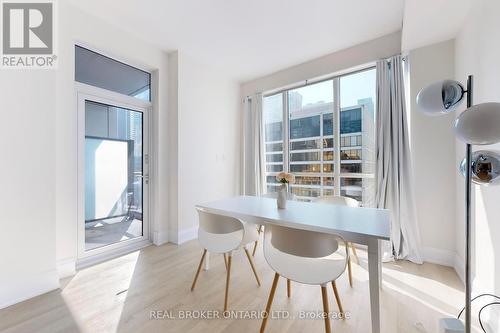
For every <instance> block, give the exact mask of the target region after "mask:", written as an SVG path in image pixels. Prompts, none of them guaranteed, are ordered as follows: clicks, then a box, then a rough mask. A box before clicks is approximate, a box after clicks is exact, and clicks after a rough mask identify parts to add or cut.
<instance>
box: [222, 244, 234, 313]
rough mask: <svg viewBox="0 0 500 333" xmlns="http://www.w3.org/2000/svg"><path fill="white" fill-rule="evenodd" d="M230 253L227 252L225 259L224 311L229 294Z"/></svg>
mask: <svg viewBox="0 0 500 333" xmlns="http://www.w3.org/2000/svg"><path fill="white" fill-rule="evenodd" d="M232 258H233V256H232V254H231V253H230V254H229V258H228V259H227V272H226V293H225V295H224V312H226V311H227V299H228V296H229V279H230V278H231V261H232Z"/></svg>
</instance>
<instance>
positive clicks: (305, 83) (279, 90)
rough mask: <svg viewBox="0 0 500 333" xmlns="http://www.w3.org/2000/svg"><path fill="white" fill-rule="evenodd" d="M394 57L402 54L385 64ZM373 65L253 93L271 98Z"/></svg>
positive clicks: (403, 58) (370, 67) (372, 66)
mask: <svg viewBox="0 0 500 333" xmlns="http://www.w3.org/2000/svg"><path fill="white" fill-rule="evenodd" d="M396 55H402V54H395V55H393V56H391V57H389V58H385V60H386V61H387V62H389V61H390V60H391V58H392V57H394V56H396ZM407 59H408V55H407V54H405V55H402V57H401V60H403V61H406V60H407ZM375 63H376V62H370V63H368V66H365V65H367V64H365V65H359V66H354V67H351V68H357V67H358V68H359V67H360V66H361V67H362V68H359V69H356V70H353V71H349V70H340V71H337V72H336V73H334V74H327V75H322V76H319V77H316V78H313V79H306V80H302V81H299V82H296V83H294V84H290V85H286V86H283V87H280V88H276V89H270V90H268V91H267V92H260V91H257V92H255V94H262V96H271V95H276V94H280V93H283V92H284V91H287V90H290V89H297V88H301V87H305V86H308V85H311V84H315V83H320V82H323V81H328V80H331V79H334V78H336V77H342V76H346V75H351V74H356V73H359V72H363V71H366V70H369V69H372V68H375V67H376V66H375ZM245 98H248V99H252V95H248V96H245ZM245 98H244V99H243V101H244V100H245Z"/></svg>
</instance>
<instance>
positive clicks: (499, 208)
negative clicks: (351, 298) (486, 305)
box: [455, 0, 500, 332]
mask: <svg viewBox="0 0 500 333" xmlns="http://www.w3.org/2000/svg"><path fill="white" fill-rule="evenodd" d="M499 12H500V2H498V1H497V0H478V1H477V2H475V7H474V9H473V11H472V12H471V14H470V15H469V17H468V19H467V20H466V21H465V24H464V26H463V28H462V30H461V31H460V33H459V35H458V36H457V38H456V43H455V54H456V66H455V69H456V79H457V80H459V81H460V82H465V81H466V79H467V75H469V74H472V75H474V103H475V104H477V103H482V102H500V62H499V59H500V44H499V43H498V42H497V41H498V38H499V36H500V21H499V20H498V13H499ZM499 131H500V129H499ZM473 149H474V150H483V149H488V150H497V151H500V144H496V145H491V146H475V147H474V148H473ZM464 151H465V148H464V145H463V144H462V143H460V142H458V141H457V144H456V152H457V153H456V159H455V162H456V163H457V164H458V163H459V162H460V161H461V160H462V158H463V157H464ZM457 164H456V165H457ZM455 176H456V186H457V195H456V214H457V223H456V232H457V243H456V244H457V252H458V253H459V260H458V261H457V264H458V265H459V264H460V263H463V258H464V218H463V216H464V191H463V189H464V180H463V177H462V176H461V175H460V174H459V173H458V172H456V174H455ZM473 193H474V194H473V203H474V204H473V220H474V221H473V226H474V232H473V244H474V246H473V256H472V260H473V267H474V272H475V279H474V289H473V291H474V293H480V292H493V293H495V294H496V295H500V205H499V202H500V186H498V185H497V186H489V187H484V186H481V187H479V186H473ZM495 310H496V311H495V314H492V318H495V317H496V319H494V320H491V321H490V325H491V329H490V332H498V331H500V311H499V310H498V307H497V308H496V309H495Z"/></svg>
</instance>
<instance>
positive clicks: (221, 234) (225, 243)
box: [191, 209, 260, 311]
mask: <svg viewBox="0 0 500 333" xmlns="http://www.w3.org/2000/svg"><path fill="white" fill-rule="evenodd" d="M198 215H199V218H200V226H199V229H198V241H199V242H200V244H201V246H202V247H203V254H202V256H201V260H200V264H199V265H198V270H197V271H196V275H195V276H194V281H193V284H192V286H191V291H193V290H194V287H195V285H196V280H197V279H198V275H199V274H200V271H201V267H202V265H203V261H204V260H205V255H206V254H207V251H209V252H211V253H220V254H223V255H224V263H225V264H226V292H225V295H224V311H227V304H228V294H229V279H230V277H231V262H232V255H233V251H235V250H238V249H240V248H243V249H244V250H245V254H246V256H247V258H248V261H249V262H250V266H251V267H252V271H253V274H254V275H255V279H256V280H257V285H258V286H260V280H259V276H258V275H257V271H256V270H255V266H254V263H253V260H252V256H251V255H250V253H249V252H248V250H247V248H246V247H245V246H246V245H248V244H250V243H253V242H255V240H256V239H258V237H259V235H258V233H257V229H256V228H255V224H251V223H245V222H243V221H240V220H238V219H236V218H233V217H228V216H222V215H217V214H212V213H209V212H206V211H203V210H201V209H198Z"/></svg>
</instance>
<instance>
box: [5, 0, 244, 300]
mask: <svg viewBox="0 0 500 333" xmlns="http://www.w3.org/2000/svg"><path fill="white" fill-rule="evenodd" d="M58 11H59V27H60V29H58V30H57V33H58V41H59V50H58V59H59V64H58V65H59V66H58V69H57V70H55V71H50V70H45V71H15V70H12V71H4V72H3V73H2V75H1V76H0V87H1V88H2V89H1V91H2V98H1V99H0V110H1V111H2V115H3V116H4V117H2V119H4V120H8V121H3V122H2V123H1V125H0V126H1V130H0V135H1V142H2V143H3V145H2V163H1V164H0V165H1V166H0V168H1V169H0V171H1V173H2V175H4V177H3V181H2V186H3V191H2V192H1V193H0V202H1V211H2V218H3V220H4V222H5V223H3V225H4V230H3V232H2V233H0V253H2V255H1V256H0V267H1V274H0V308H1V307H4V306H8V305H10V304H13V303H15V302H18V301H20V300H23V299H26V298H29V297H32V296H35V295H38V294H41V293H44V292H47V291H49V290H52V289H55V288H57V287H58V286H59V281H58V278H59V277H63V276H68V275H71V274H73V273H74V271H75V261H76V259H77V172H78V170H77V149H76V148H77V110H76V98H75V85H74V44H75V43H77V44H81V45H84V46H86V47H90V48H92V49H94V50H96V51H98V52H101V53H103V54H105V55H108V56H111V57H113V58H116V59H118V60H121V61H124V62H126V63H128V64H131V65H133V66H137V67H139V68H142V69H145V70H148V71H151V72H152V74H153V75H152V81H153V109H154V112H153V128H152V131H153V133H152V135H153V144H152V146H153V147H152V149H153V151H154V154H155V156H154V158H152V159H151V166H152V170H151V174H152V179H153V181H152V182H151V187H152V192H153V200H152V203H153V207H152V208H153V209H152V212H151V217H152V222H153V224H152V226H151V229H152V230H153V241H154V243H155V244H161V243H164V242H166V241H167V240H168V239H169V238H170V239H172V240H174V241H183V240H186V239H188V238H193V237H195V236H196V232H195V231H196V225H197V217H196V214H195V209H194V205H195V204H196V203H199V202H202V201H207V200H214V199H217V198H222V197H227V196H231V195H235V194H237V193H238V192H239V146H240V142H239V121H240V120H239V113H238V108H239V85H238V84H237V83H236V82H234V81H232V80H230V79H226V78H224V77H221V76H220V73H218V72H217V71H216V70H214V69H211V68H209V67H207V66H206V65H201V64H199V63H197V62H196V61H194V60H193V59H191V58H190V57H189V56H188V55H185V54H181V56H179V54H178V53H177V52H175V53H171V54H167V53H165V52H163V51H162V50H160V49H158V48H157V47H155V46H152V45H150V44H148V43H145V42H143V41H142V40H140V39H138V38H136V37H135V36H134V35H132V34H130V33H126V32H124V31H121V30H120V29H118V28H116V27H114V26H112V25H109V24H107V23H106V22H104V21H102V20H100V19H97V18H95V17H93V16H92V15H89V14H88V13H86V12H83V11H81V10H80V9H78V8H76V7H73V6H72V5H70V4H68V3H67V2H60V3H59V6H58ZM169 70H171V71H172V75H171V76H169ZM169 87H170V89H169ZM169 230H171V231H174V232H175V234H174V235H169V234H168V231H169Z"/></svg>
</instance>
